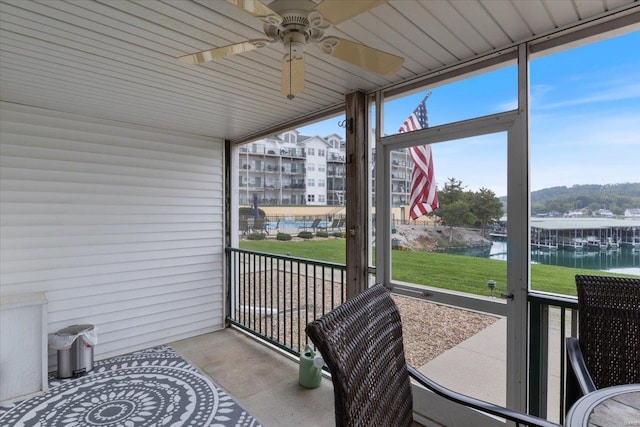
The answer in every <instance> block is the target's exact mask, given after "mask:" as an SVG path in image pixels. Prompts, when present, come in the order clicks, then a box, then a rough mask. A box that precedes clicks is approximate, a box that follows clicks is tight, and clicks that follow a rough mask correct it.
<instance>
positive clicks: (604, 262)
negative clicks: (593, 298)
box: [450, 241, 640, 276]
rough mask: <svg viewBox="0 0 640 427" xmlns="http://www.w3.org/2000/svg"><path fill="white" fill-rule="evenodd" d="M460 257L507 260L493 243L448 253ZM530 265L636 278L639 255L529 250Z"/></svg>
mask: <svg viewBox="0 0 640 427" xmlns="http://www.w3.org/2000/svg"><path fill="white" fill-rule="evenodd" d="M450 253H456V254H460V255H467V256H476V257H481V258H491V259H499V260H504V261H506V260H507V242H498V241H494V242H493V244H492V245H491V248H486V249H466V250H461V249H456V250H453V251H450ZM531 262H532V263H534V264H546V265H560V266H564V267H572V268H584V269H587V270H599V271H610V272H612V273H624V274H636V275H639V276H640V251H638V250H637V249H636V250H633V249H632V248H631V247H622V248H620V249H617V250H615V251H614V250H608V251H569V250H562V249H558V250H556V251H541V250H537V249H532V250H531Z"/></svg>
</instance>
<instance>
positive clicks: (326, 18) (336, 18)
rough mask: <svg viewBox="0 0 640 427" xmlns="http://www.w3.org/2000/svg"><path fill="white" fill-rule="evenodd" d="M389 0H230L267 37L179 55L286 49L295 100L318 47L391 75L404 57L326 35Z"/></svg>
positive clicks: (286, 78)
mask: <svg viewBox="0 0 640 427" xmlns="http://www.w3.org/2000/svg"><path fill="white" fill-rule="evenodd" d="M386 1H387V0H358V1H344V0H324V1H321V2H320V3H316V2H314V1H311V0H274V1H273V2H271V3H270V4H269V5H268V6H267V5H266V4H264V3H262V2H261V1H260V0H227V2H228V3H231V4H232V5H234V6H236V7H237V8H239V9H241V10H243V11H245V12H247V13H249V14H251V15H253V16H255V17H256V18H258V19H259V20H260V21H262V22H263V23H264V33H265V35H266V38H264V39H253V40H247V41H244V42H241V43H235V44H231V45H228V46H222V47H217V48H213V49H209V50H204V51H202V52H196V53H192V54H189V55H185V56H182V57H180V58H179V59H180V61H182V62H184V63H187V64H201V63H203V62H209V61H213V60H215V59H218V58H223V57H226V56H230V55H237V54H241V53H245V52H249V51H251V50H254V49H259V48H262V47H265V46H267V45H269V44H271V43H280V44H282V46H283V47H284V57H283V61H282V94H283V95H286V96H287V98H289V99H293V98H294V97H295V95H297V94H299V93H300V92H302V91H303V90H304V80H305V79H304V68H305V66H304V53H305V50H306V48H307V46H308V45H316V46H318V47H319V48H320V50H321V51H322V52H323V53H325V54H327V55H330V56H333V57H334V58H338V59H341V60H343V61H346V62H348V63H350V64H353V65H357V66H358V67H360V68H363V69H365V70H368V71H372V72H374V73H377V74H382V75H391V74H393V73H396V72H398V71H399V70H400V68H402V64H403V63H404V58H402V57H399V56H396V55H393V54H391V53H387V52H384V51H381V50H378V49H374V48H372V47H369V46H365V45H363V44H360V43H355V42H352V41H350V40H346V39H342V38H339V37H334V36H330V35H327V36H325V31H326V30H327V29H328V28H330V27H331V26H332V25H337V24H339V23H341V22H344V21H346V20H348V19H350V18H353V17H354V16H356V15H359V14H361V13H363V12H366V11H367V10H369V9H372V8H374V7H375V6H378V5H379V4H382V3H386Z"/></svg>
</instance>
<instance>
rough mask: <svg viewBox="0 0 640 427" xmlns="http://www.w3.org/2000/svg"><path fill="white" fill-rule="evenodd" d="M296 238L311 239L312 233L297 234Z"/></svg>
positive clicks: (302, 232)
mask: <svg viewBox="0 0 640 427" xmlns="http://www.w3.org/2000/svg"><path fill="white" fill-rule="evenodd" d="M298 237H300V238H301V239H313V233H312V232H310V231H301V232H299V233H298Z"/></svg>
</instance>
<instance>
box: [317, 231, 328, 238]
mask: <svg viewBox="0 0 640 427" xmlns="http://www.w3.org/2000/svg"><path fill="white" fill-rule="evenodd" d="M316 237H329V233H327V232H326V231H318V232H317V233H316Z"/></svg>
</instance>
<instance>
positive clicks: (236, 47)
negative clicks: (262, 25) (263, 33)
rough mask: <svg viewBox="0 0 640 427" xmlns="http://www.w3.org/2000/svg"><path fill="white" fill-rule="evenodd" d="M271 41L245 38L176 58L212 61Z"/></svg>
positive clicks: (197, 62)
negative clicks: (244, 40)
mask: <svg viewBox="0 0 640 427" xmlns="http://www.w3.org/2000/svg"><path fill="white" fill-rule="evenodd" d="M269 43H271V40H266V39H265V40H262V39H256V40H247V41H246V42H242V43H236V44H230V45H228V46H222V47H216V48H213V49H209V50H203V51H202V52H196V53H192V54H190V55H185V56H181V57H180V58H178V59H179V60H180V61H182V62H184V63H185V64H202V63H203V62H209V61H213V60H214V59H217V58H223V57H225V56H231V55H236V54H238V53H244V52H249V51H250V50H254V49H259V48H261V47H265V46H266V45H268V44H269Z"/></svg>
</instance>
